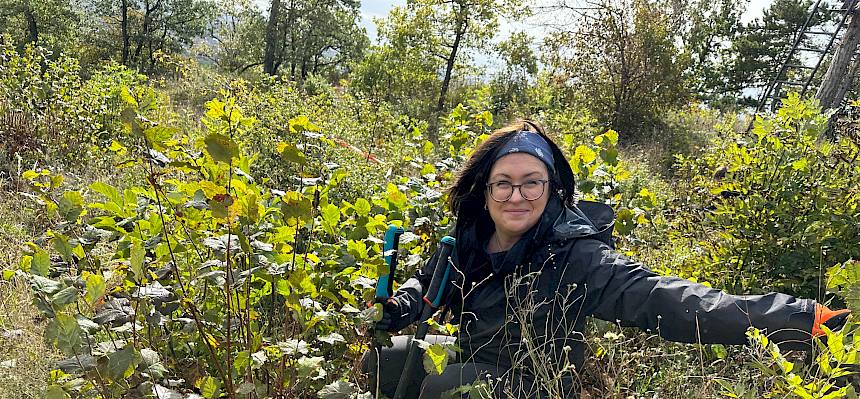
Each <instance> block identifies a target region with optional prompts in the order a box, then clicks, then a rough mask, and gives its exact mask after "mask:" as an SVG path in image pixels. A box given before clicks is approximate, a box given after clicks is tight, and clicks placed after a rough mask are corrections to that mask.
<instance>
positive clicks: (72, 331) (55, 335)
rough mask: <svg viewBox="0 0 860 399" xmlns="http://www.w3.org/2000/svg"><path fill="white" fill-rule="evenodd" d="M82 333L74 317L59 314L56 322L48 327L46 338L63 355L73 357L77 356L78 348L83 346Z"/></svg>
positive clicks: (55, 319) (52, 322)
mask: <svg viewBox="0 0 860 399" xmlns="http://www.w3.org/2000/svg"><path fill="white" fill-rule="evenodd" d="M82 332H83V331H82V330H81V327H80V326H79V325H78V321H77V320H75V318H74V317H72V316H69V315H67V314H63V313H57V315H56V317H55V318H54V320H53V321H51V324H49V325H48V328H47V330H46V331H45V337H46V338H47V339H48V341H50V342H52V343H53V344H54V345H56V346H57V348H59V349H60V350H61V351H63V353H65V354H67V355H70V356H72V355H75V354H77V351H78V348H80V346H81V345H83V339H82V338H81V333H82Z"/></svg>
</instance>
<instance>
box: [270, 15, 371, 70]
mask: <svg viewBox="0 0 860 399" xmlns="http://www.w3.org/2000/svg"><path fill="white" fill-rule="evenodd" d="M358 19H359V2H358V1H357V0H273V1H272V7H271V10H270V11H269V20H268V22H267V27H266V43H265V52H264V58H263V69H264V71H265V72H266V73H269V74H272V75H275V74H278V70H279V69H280V68H281V67H285V68H286V70H285V71H284V74H285V75H287V76H289V78H290V79H292V80H296V81H303V80H304V79H305V78H306V77H307V76H308V75H309V74H312V73H313V74H323V73H338V72H343V69H344V68H346V67H347V65H348V64H349V62H350V61H351V60H354V59H357V58H359V57H360V55H361V54H362V53H363V51H364V50H365V48H366V47H367V45H368V44H369V39H368V38H367V34H366V32H364V29H363V28H361V27H360V26H359V25H358Z"/></svg>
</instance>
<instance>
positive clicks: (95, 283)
mask: <svg viewBox="0 0 860 399" xmlns="http://www.w3.org/2000/svg"><path fill="white" fill-rule="evenodd" d="M86 283H87V293H86V295H84V300H86V301H87V303H89V304H90V305H95V303H96V301H98V300H99V298H101V297H102V295H104V294H105V290H106V288H107V287H106V286H105V279H104V277H102V276H101V275H99V274H90V275H88V276H87V278H86Z"/></svg>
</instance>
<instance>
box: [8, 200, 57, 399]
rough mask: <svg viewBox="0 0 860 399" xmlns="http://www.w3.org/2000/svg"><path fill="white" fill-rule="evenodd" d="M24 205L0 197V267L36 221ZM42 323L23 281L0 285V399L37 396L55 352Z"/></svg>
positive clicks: (14, 256) (13, 258)
mask: <svg viewBox="0 0 860 399" xmlns="http://www.w3.org/2000/svg"><path fill="white" fill-rule="evenodd" d="M29 204H30V201H25V200H23V199H21V198H16V197H14V196H12V195H8V196H5V197H4V198H2V199H0V269H9V268H12V267H14V265H16V264H17V263H18V261H19V259H20V257H21V245H20V243H22V242H25V241H28V240H31V239H32V238H33V237H34V234H33V233H34V230H36V229H38V227H37V225H38V222H39V220H38V219H39V217H38V215H37V213H36V212H35V211H34V210H33V209H32V208H33V207H32V206H31V205H29ZM47 325H48V320H46V319H45V318H44V317H41V316H40V315H39V312H38V311H37V310H36V308H35V307H34V306H33V305H32V295H31V294H30V288H29V284H27V282H26V281H25V280H24V279H14V280H12V281H0V398H10V399H13V398H14V399H17V398H27V399H29V398H40V397H41V396H42V392H43V391H44V387H45V381H47V379H48V375H49V372H50V370H51V369H53V367H54V362H55V361H57V360H59V354H58V353H57V351H56V350H55V349H54V348H53V347H51V346H50V345H48V344H47V343H46V342H45V339H44V331H45V327H47Z"/></svg>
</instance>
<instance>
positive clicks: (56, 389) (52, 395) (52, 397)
mask: <svg viewBox="0 0 860 399" xmlns="http://www.w3.org/2000/svg"><path fill="white" fill-rule="evenodd" d="M68 398H70V396H69V394H67V393H66V391H64V390H63V388H62V387H61V386H59V385H51V386H49V387H48V388H47V389H45V399H68Z"/></svg>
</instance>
